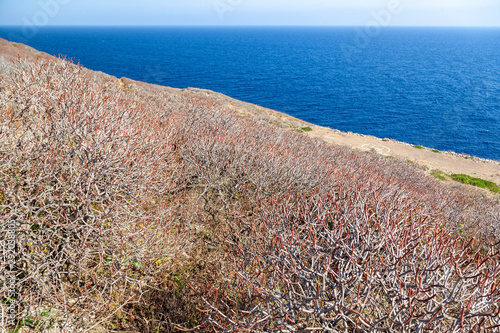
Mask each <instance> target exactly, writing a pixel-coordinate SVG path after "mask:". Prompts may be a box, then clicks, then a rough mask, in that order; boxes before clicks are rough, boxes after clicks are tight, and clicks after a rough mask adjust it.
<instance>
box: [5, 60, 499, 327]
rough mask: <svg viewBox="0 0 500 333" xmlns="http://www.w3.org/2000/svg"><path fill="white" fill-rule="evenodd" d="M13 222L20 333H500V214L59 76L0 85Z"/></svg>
mask: <svg viewBox="0 0 500 333" xmlns="http://www.w3.org/2000/svg"><path fill="white" fill-rule="evenodd" d="M0 211H1V213H0V222H1V223H2V229H3V230H1V231H0V232H1V233H0V235H1V237H2V238H4V234H5V226H6V225H7V222H8V221H15V223H16V236H17V258H16V260H17V266H16V268H15V272H16V274H17V286H18V294H17V299H18V300H19V301H20V304H19V307H18V313H19V316H18V317H19V319H20V322H19V325H21V324H23V325H25V327H27V326H32V327H34V326H37V327H38V328H39V329H42V330H43V329H48V328H49V327H58V328H61V327H63V326H65V327H66V328H68V327H69V326H70V325H71V327H73V329H75V330H86V329H90V328H92V327H94V326H96V325H104V326H107V327H114V328H127V329H129V330H130V329H135V330H138V331H149V330H155V331H162V332H168V331H173V330H194V331H213V332H235V331H253V332H301V331H303V332H307V331H331V332H356V331H357V332H377V331H389V332H413V331H423V330H434V331H437V332H446V331H450V332H462V331H464V332H465V331H471V330H472V331H479V330H480V329H489V330H490V331H491V330H497V329H498V328H497V327H499V326H498V325H500V319H499V311H500V294H499V291H498V284H499V283H500V270H499V268H500V265H499V263H500V261H499V252H498V251H499V243H498V242H499V241H500V239H499V236H500V234H499V233H498V231H497V228H498V227H499V225H498V222H499V221H500V206H499V203H498V201H495V200H494V199H486V198H480V197H473V194H470V193H462V192H458V191H456V190H455V189H453V188H451V187H449V186H447V185H446V184H442V183H440V182H438V181H437V180H435V179H432V178H431V177H428V176H426V175H424V174H423V173H421V172H420V171H419V170H417V169H414V168H412V167H411V166H409V165H407V164H405V163H403V162H398V161H394V160H387V159H385V158H383V157H382V156H378V155H374V154H367V153H359V152H355V151H352V150H350V149H347V148H338V147H330V146H327V145H325V144H324V143H322V142H320V141H315V140H313V139H309V138H306V137H304V136H303V135H302V134H300V133H293V132H290V131H286V130H283V129H280V128H278V127H275V126H272V125H269V124H266V123H264V122H258V121H255V120H252V119H250V118H245V117H241V116H238V115H235V114H234V113H233V112H231V111H230V110H227V109H225V108H224V107H222V106H221V105H220V104H218V103H216V102H214V101H213V100H210V99H205V98H202V97H199V96H195V95H193V94H190V93H189V92H186V93H183V94H177V93H169V92H156V93H154V94H153V93H148V92H147V91H142V90H141V91H139V90H127V89H122V88H120V87H115V86H112V85H104V84H102V83H100V82H99V81H98V80H95V79H89V78H88V76H87V75H85V70H84V69H83V68H81V67H79V66H75V65H73V64H71V63H69V62H67V61H64V60H50V61H37V62H31V61H21V62H19V63H17V64H16V66H15V69H14V70H12V73H11V75H9V77H8V78H3V79H2V80H1V82H0ZM2 265H3V267H2V272H3V273H1V275H2V276H1V279H2V281H4V279H5V275H6V274H7V271H8V270H9V268H8V267H7V266H6V264H5V260H2ZM6 292H7V291H6V289H5V285H3V286H2V287H0V293H1V297H3V298H2V301H3V303H2V307H3V308H5V307H6V306H7V305H8V303H9V301H7V299H6V298H5V294H6ZM47 309H49V310H47ZM42 313H43V315H41V314H42ZM23 319H24V321H22V320H23ZM26 319H30V322H27V321H26ZM11 328H13V327H11Z"/></svg>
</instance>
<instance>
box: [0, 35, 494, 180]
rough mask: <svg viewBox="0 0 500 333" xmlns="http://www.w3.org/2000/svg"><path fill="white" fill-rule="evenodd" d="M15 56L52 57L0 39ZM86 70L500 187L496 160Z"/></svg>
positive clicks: (0, 49)
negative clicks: (189, 96)
mask: <svg viewBox="0 0 500 333" xmlns="http://www.w3.org/2000/svg"><path fill="white" fill-rule="evenodd" d="M18 57H21V58H24V57H25V58H29V59H48V58H50V57H52V56H51V55H49V54H47V53H44V52H40V51H38V50H36V49H34V48H32V47H29V46H26V45H24V44H20V43H13V42H10V41H7V40H5V39H2V38H0V59H2V58H3V59H4V61H13V60H15V59H17V58H18ZM0 65H1V64H0ZM86 71H88V73H89V74H91V75H92V76H94V77H96V78H99V79H102V80H104V81H106V82H110V83H114V84H117V85H118V86H120V87H124V88H125V87H126V88H128V89H132V90H133V89H144V90H147V91H149V92H153V93H154V92H160V91H168V92H170V93H176V94H183V93H191V94H196V95H200V96H204V97H208V98H210V99H213V100H214V101H217V102H218V103H220V104H221V105H223V106H225V107H227V108H229V109H231V110H233V111H234V112H236V113H238V114H240V115H242V116H250V117H254V118H256V119H258V120H261V121H265V122H268V123H272V124H275V125H276V126H280V127H284V128H287V127H288V128H290V130H294V131H299V132H303V134H304V135H307V136H309V137H312V138H316V139H319V140H322V141H324V142H327V143H329V144H333V145H339V146H346V147H349V148H352V149H355V150H359V151H365V152H373V153H378V154H381V155H383V156H386V157H387V158H398V159H401V160H404V161H408V162H411V163H414V164H416V165H418V166H420V167H421V168H422V169H423V170H425V171H426V172H427V173H431V172H433V171H434V172H436V171H438V172H444V173H446V174H466V175H469V176H472V177H478V178H482V179H485V180H488V181H491V182H494V183H496V184H500V161H496V160H489V159H484V158H479V157H474V156H469V155H465V154H457V153H454V152H448V151H437V150H434V149H432V148H426V147H422V146H414V145H411V144H409V143H405V142H401V141H397V140H394V139H387V138H378V137H375V136H371V135H364V134H357V133H353V132H342V131H339V130H336V129H332V128H329V127H323V126H319V125H315V124H312V123H309V122H306V121H303V120H301V119H298V118H295V117H292V116H290V115H288V114H285V113H283V112H280V111H276V110H272V109H268V108H265V107H262V106H259V105H256V104H252V103H248V102H244V101H240V100H237V99H234V98H231V97H229V96H226V95H224V94H221V93H218V92H214V91H211V90H206V89H198V88H186V89H178V88H171V87H166V86H159V85H155V84H149V83H145V82H141V81H135V80H132V79H128V78H121V79H118V78H116V77H114V76H112V75H109V74H106V73H102V72H97V71H92V70H90V69H86ZM0 72H1V67H0ZM304 129H305V130H304Z"/></svg>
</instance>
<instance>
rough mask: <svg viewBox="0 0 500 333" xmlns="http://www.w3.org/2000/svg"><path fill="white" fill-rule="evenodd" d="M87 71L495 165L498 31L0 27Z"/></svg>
mask: <svg viewBox="0 0 500 333" xmlns="http://www.w3.org/2000/svg"><path fill="white" fill-rule="evenodd" d="M0 37H2V38H6V39H9V40H12V41H15V42H22V43H26V44H28V45H30V46H32V47H34V48H36V49H39V50H41V51H44V52H47V53H50V54H54V55H58V54H64V55H67V56H68V57H71V58H74V59H75V62H80V63H81V64H82V65H83V66H85V67H88V68H90V69H93V70H98V71H102V72H106V73H108V74H111V75H114V76H117V77H128V78H131V79H135V80H141V81H145V82H149V83H154V84H160V85H166V86H171V87H177V88H185V87H197V88H205V89H211V90H214V91H218V92H221V93H223V94H226V95H229V96H231V97H234V98H237V99H240V100H243V101H247V102H251V103H255V104H259V105H262V106H264V107H267V108H271V109H275V110H279V111H282V112H286V113H288V114H290V115H292V116H294V117H298V118H301V119H303V120H306V121H309V122H312V123H315V124H318V125H321V126H328V127H331V128H335V129H339V130H342V131H352V132H356V133H362V134H370V135H375V136H378V137H381V138H392V139H396V140H400V141H405V142H408V143H411V144H415V145H416V144H418V145H423V146H427V147H431V148H435V149H439V150H451V151H455V152H457V153H466V154H469V155H474V156H478V157H483V158H489V159H496V160H500V29H498V28H410V27H408V28H402V27H386V28H381V29H379V30H376V31H373V30H372V31H369V30H367V29H365V28H364V27H357V28H355V27H44V28H36V29H33V28H30V29H28V28H27V27H5V26H4V27H0Z"/></svg>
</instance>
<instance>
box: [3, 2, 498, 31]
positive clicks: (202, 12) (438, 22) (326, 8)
mask: <svg viewBox="0 0 500 333" xmlns="http://www.w3.org/2000/svg"><path fill="white" fill-rule="evenodd" d="M377 19H378V20H381V22H385V23H387V25H393V26H401V25H403V26H420V25H424V26H426V25H430V26H500V0H0V25H26V24H30V23H31V24H35V25H39V26H45V25H366V24H369V22H372V21H374V20H377Z"/></svg>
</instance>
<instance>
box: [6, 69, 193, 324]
mask: <svg viewBox="0 0 500 333" xmlns="http://www.w3.org/2000/svg"><path fill="white" fill-rule="evenodd" d="M21 65H22V66H19V67H24V68H25V69H23V70H19V71H17V72H16V73H15V74H14V75H13V76H12V78H11V79H10V80H9V81H7V80H2V82H1V89H2V100H3V102H4V103H6V104H4V105H7V106H4V107H2V109H0V111H1V114H0V121H1V135H0V136H1V141H0V149H1V150H0V182H1V184H2V186H1V197H0V198H1V199H0V209H1V214H0V215H1V216H0V221H1V222H2V226H3V227H5V226H6V225H7V221H11V222H12V221H13V222H14V223H15V225H16V228H15V232H16V236H17V246H16V249H15V252H16V262H17V267H16V269H17V270H16V272H15V274H16V284H17V286H18V291H17V295H16V296H17V299H19V300H20V302H21V303H20V304H18V311H19V312H20V316H21V317H23V318H28V317H29V318H34V319H33V321H36V322H38V325H39V326H40V327H42V326H44V325H46V324H50V325H52V322H53V321H55V320H56V318H59V319H60V318H66V319H67V322H66V323H65V324H66V325H72V326H73V327H74V328H76V327H83V326H89V325H90V326H92V325H94V324H96V323H98V322H100V321H103V320H106V318H108V317H109V316H110V315H112V314H113V313H115V312H117V311H119V309H120V308H121V307H122V306H123V305H124V304H127V303H128V302H137V301H139V300H140V299H141V295H142V294H143V293H144V292H145V290H147V289H148V288H153V287H155V283H156V281H155V278H156V277H157V276H160V275H162V274H166V273H168V272H169V269H170V266H171V265H172V263H173V262H175V261H176V260H177V259H176V258H178V257H179V253H180V252H182V251H187V250H188V248H189V238H190V236H189V234H186V233H184V231H185V225H183V221H182V220H176V219H175V218H174V217H175V205H176V200H175V199H173V198H172V197H171V193H172V191H178V189H179V187H182V186H184V185H183V184H182V183H179V181H180V180H182V179H181V177H179V175H180V174H181V173H182V172H181V169H182V166H181V164H180V163H179V162H178V159H177V156H176V153H175V151H174V149H173V146H172V142H173V140H172V137H175V135H176V134H175V132H174V130H175V126H172V125H169V123H172V122H174V123H175V122H176V121H177V119H176V118H175V115H172V114H171V112H169V110H164V112H162V113H157V112H156V110H155V109H153V108H152V106H151V105H149V104H147V103H144V102H142V101H140V100H139V99H135V98H133V97H127V98H125V97H124V96H123V94H121V93H119V92H117V91H113V90H109V89H104V88H103V87H102V86H100V85H97V84H94V83H92V82H91V81H89V80H88V79H87V78H86V76H85V75H84V74H83V72H82V68H81V67H78V66H74V65H72V64H70V63H68V62H66V61H64V60H57V61H52V62H38V63H33V64H32V63H23V64H21ZM162 124H164V125H162ZM3 263H4V264H5V261H4V262H3ZM3 268H5V266H4V267H3ZM2 272H3V273H2V275H3V276H2V280H3V281H5V280H4V279H5V275H4V273H6V270H4V269H2ZM4 291H5V290H2V294H4V295H5V293H4ZM4 306H5V304H4ZM47 309H50V311H49V312H50V314H49V315H48V314H47ZM42 312H45V315H44V317H43V318H41V317H40V313H42Z"/></svg>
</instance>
